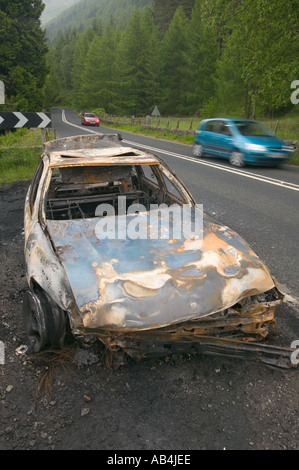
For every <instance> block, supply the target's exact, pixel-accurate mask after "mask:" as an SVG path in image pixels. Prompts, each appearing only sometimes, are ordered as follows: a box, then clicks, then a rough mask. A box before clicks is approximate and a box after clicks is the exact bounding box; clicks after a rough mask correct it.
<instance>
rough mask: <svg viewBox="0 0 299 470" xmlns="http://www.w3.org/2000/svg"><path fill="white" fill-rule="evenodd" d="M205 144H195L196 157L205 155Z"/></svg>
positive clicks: (194, 153) (194, 152)
mask: <svg viewBox="0 0 299 470" xmlns="http://www.w3.org/2000/svg"><path fill="white" fill-rule="evenodd" d="M203 154H204V153H203V146H202V145H201V144H195V145H194V146H193V155H194V156H195V157H203Z"/></svg>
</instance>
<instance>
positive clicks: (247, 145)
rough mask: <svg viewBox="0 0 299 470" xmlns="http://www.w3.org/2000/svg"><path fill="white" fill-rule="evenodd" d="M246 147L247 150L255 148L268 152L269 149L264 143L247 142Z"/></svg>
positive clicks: (258, 150)
mask: <svg viewBox="0 0 299 470" xmlns="http://www.w3.org/2000/svg"><path fill="white" fill-rule="evenodd" d="M244 148H245V149H246V150H255V151H256V152H266V151H267V147H265V146H264V145H258V144H250V143H246V144H244Z"/></svg>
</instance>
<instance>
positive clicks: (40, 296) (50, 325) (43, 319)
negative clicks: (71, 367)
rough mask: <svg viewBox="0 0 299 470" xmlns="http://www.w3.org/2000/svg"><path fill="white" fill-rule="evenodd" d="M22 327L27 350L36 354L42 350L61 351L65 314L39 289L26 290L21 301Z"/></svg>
mask: <svg viewBox="0 0 299 470" xmlns="http://www.w3.org/2000/svg"><path fill="white" fill-rule="evenodd" d="M23 318H24V326H25V331H26V334H27V339H28V348H29V350H30V351H32V352H34V353H37V352H39V351H41V350H43V349H47V348H51V349H61V348H62V346H63V343H64V338H65V334H66V314H65V312H63V311H62V310H61V308H60V307H59V306H58V305H57V304H55V303H54V302H53V301H52V299H50V297H49V296H48V295H47V294H46V293H45V292H44V291H42V290H41V289H37V290H36V291H35V292H33V291H32V290H28V291H26V292H25V294H24V299H23Z"/></svg>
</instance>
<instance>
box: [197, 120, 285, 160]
mask: <svg viewBox="0 0 299 470" xmlns="http://www.w3.org/2000/svg"><path fill="white" fill-rule="evenodd" d="M291 152H292V149H291V147H289V146H287V145H286V144H285V143H284V142H283V141H282V140H281V139H279V138H278V137H277V136H276V135H275V134H273V133H272V132H271V131H270V130H269V129H267V127H265V126H264V125H263V124H262V123H260V122H258V121H252V120H248V119H225V118H217V119H216V118H215V119H205V120H203V121H202V122H201V123H200V126H199V128H198V130H197V131H196V132H195V138H194V145H193V155H195V156H196V157H202V156H204V155H207V156H208V155H212V156H215V157H222V158H226V159H227V160H229V162H230V164H231V165H233V166H236V167H243V166H245V165H246V164H247V163H248V164H256V165H269V166H277V165H280V164H281V163H283V162H285V161H286V160H287V159H288V157H289V155H290V153H291Z"/></svg>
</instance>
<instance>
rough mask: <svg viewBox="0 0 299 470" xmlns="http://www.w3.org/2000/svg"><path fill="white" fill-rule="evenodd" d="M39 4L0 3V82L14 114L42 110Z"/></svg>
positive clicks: (43, 53)
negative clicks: (15, 108) (15, 112)
mask: <svg viewBox="0 0 299 470" xmlns="http://www.w3.org/2000/svg"><path fill="white" fill-rule="evenodd" d="M43 9H44V5H43V2H42V0H35V1H31V0H9V1H7V0H0V80H2V81H3V82H4V83H5V85H6V88H5V91H6V100H7V102H10V103H11V104H13V105H14V104H16V105H17V106H18V110H20V111H26V110H28V109H30V108H33V109H34V108H35V107H37V106H38V107H41V106H42V100H43V97H42V89H43V86H44V82H45V78H46V72H47V71H46V62H45V56H46V52H47V46H46V40H45V34H44V31H43V30H42V28H41V24H40V16H41V14H42V11H43Z"/></svg>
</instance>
